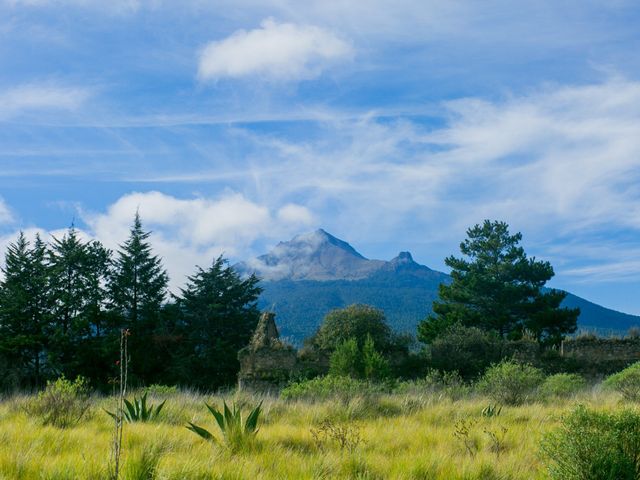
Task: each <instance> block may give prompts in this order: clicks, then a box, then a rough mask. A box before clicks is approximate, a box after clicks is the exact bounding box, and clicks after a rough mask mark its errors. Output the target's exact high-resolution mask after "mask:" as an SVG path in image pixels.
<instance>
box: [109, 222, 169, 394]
mask: <svg viewBox="0 0 640 480" xmlns="http://www.w3.org/2000/svg"><path fill="white" fill-rule="evenodd" d="M150 235H151V232H147V231H144V230H143V228H142V221H141V220H140V215H139V214H138V213H136V216H135V218H134V222H133V226H132V227H131V230H130V234H129V238H128V239H127V240H126V241H125V242H124V243H123V244H122V245H121V246H120V249H119V250H118V253H117V257H116V259H115V261H114V268H113V275H112V278H111V280H110V284H109V292H110V301H111V306H112V309H113V312H114V313H115V314H116V315H118V316H119V318H120V321H121V324H122V325H124V326H125V327H126V328H129V329H130V331H131V338H130V352H131V364H130V365H131V373H132V375H133V377H134V379H135V378H136V377H137V380H138V381H152V380H153V375H154V374H155V372H156V371H157V370H158V368H159V367H158V364H159V362H161V361H162V359H159V358H157V355H156V353H157V352H156V351H155V346H154V343H153V342H154V338H153V333H154V329H155V327H156V323H157V321H158V318H159V314H160V309H161V306H162V304H163V302H164V300H165V297H166V294H167V284H168V281H169V277H168V275H167V273H166V271H165V270H164V268H163V266H162V261H161V259H160V258H159V257H158V256H156V255H154V254H153V251H152V248H151V245H150V243H149V236H150Z"/></svg>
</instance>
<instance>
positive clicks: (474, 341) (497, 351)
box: [429, 324, 503, 378]
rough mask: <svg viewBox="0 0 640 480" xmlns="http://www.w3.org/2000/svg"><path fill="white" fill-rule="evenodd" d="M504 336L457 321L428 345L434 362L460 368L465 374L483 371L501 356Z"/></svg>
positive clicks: (441, 366) (450, 368) (444, 367)
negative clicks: (502, 337)
mask: <svg viewBox="0 0 640 480" xmlns="http://www.w3.org/2000/svg"><path fill="white" fill-rule="evenodd" d="M502 346H503V340H502V339H501V338H500V337H499V336H498V335H496V334H494V333H490V332H485V331H483V330H480V329H479V328H475V327H465V326H463V325H460V324H456V325H454V326H452V327H450V328H449V329H448V330H447V331H446V332H445V333H444V334H442V335H440V336H439V337H437V338H436V339H435V340H433V342H432V343H431V345H430V346H429V351H430V353H431V365H432V366H433V367H434V368H436V369H438V370H445V371H457V372H458V373H459V374H460V375H461V376H462V377H464V378H471V377H476V376H478V375H480V374H482V373H483V372H484V371H485V370H486V369H487V367H489V366H490V365H491V364H492V363H496V362H499V361H500V359H501V358H502V357H501V355H502Z"/></svg>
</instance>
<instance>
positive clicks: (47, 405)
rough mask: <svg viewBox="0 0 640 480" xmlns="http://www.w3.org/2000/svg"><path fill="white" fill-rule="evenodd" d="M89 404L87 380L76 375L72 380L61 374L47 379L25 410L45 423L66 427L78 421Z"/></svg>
mask: <svg viewBox="0 0 640 480" xmlns="http://www.w3.org/2000/svg"><path fill="white" fill-rule="evenodd" d="M89 406H90V400H89V387H88V383H87V380H86V379H85V378H83V377H77V378H76V379H75V380H74V381H73V382H72V381H70V380H67V379H66V378H65V377H64V375H63V376H61V377H60V378H58V379H57V380H55V381H53V382H52V381H48V382H47V387H46V388H45V389H44V390H43V391H42V392H40V393H38V395H37V397H36V398H35V399H34V400H33V401H31V402H30V403H29V404H28V405H27V411H28V412H29V413H30V414H32V415H35V416H38V417H40V418H41V419H42V422H43V423H44V424H45V425H53V426H55V427H58V428H67V427H70V426H73V425H75V424H77V423H78V422H80V420H82V417H84V415H85V414H86V413H87V410H88V409H89Z"/></svg>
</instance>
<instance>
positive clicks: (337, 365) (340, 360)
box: [329, 338, 362, 378]
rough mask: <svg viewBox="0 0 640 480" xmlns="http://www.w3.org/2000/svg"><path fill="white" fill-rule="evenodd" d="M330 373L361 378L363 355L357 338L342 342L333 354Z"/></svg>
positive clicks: (330, 361)
mask: <svg viewBox="0 0 640 480" xmlns="http://www.w3.org/2000/svg"><path fill="white" fill-rule="evenodd" d="M329 374H331V375H335V376H343V377H351V378H360V377H361V376H362V355H361V354H360V349H359V348H358V342H357V341H356V339H355V338H350V339H348V340H345V341H344V342H342V343H340V344H339V345H338V346H337V347H336V349H335V351H334V352H333V353H332V354H331V358H330V360H329Z"/></svg>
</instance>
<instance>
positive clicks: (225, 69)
mask: <svg viewBox="0 0 640 480" xmlns="http://www.w3.org/2000/svg"><path fill="white" fill-rule="evenodd" d="M352 54H353V48H352V46H351V45H350V44H349V43H348V42H347V41H345V40H343V39H341V38H340V37H338V36H336V34H334V33H333V32H331V31H328V30H325V29H323V28H320V27H316V26H312V25H296V24H293V23H278V22H276V21H275V20H272V19H267V20H264V21H263V22H262V23H261V25H260V28H257V29H254V30H250V31H246V30H238V31H236V32H235V33H233V34H232V35H231V36H229V37H227V38H225V39H223V40H219V41H214V42H211V43H209V44H208V45H206V46H205V47H204V49H203V50H202V52H201V54H200V61H199V66H198V77H199V78H200V79H201V80H215V79H219V78H225V77H232V78H238V77H245V76H255V75H258V76H264V77H268V78H273V79H284V80H300V79H306V78H313V77H315V76H317V75H319V74H320V73H321V72H322V70H323V69H324V68H326V67H327V66H328V65H329V64H331V63H333V62H336V61H340V60H344V59H347V58H349V57H351V56H352Z"/></svg>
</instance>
